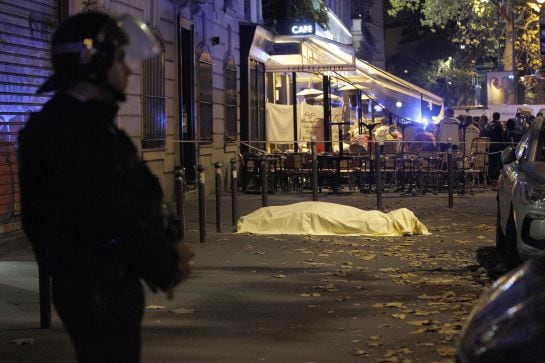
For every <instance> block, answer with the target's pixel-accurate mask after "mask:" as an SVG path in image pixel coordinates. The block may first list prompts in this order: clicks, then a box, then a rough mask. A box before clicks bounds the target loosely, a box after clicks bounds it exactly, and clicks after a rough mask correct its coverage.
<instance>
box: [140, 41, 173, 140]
mask: <svg viewBox="0 0 545 363" xmlns="http://www.w3.org/2000/svg"><path fill="white" fill-rule="evenodd" d="M142 117H143V121H142V124H143V137H142V147H143V148H144V149H156V148H164V147H165V139H166V118H167V117H166V107H165V49H164V47H163V50H162V51H161V53H160V54H159V55H157V56H155V57H153V58H150V59H147V60H145V61H144V62H143V65H142Z"/></svg>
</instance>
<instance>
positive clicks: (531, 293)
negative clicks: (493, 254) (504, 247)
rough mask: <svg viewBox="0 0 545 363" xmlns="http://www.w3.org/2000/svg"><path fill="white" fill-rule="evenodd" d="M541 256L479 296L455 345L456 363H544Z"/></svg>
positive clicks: (544, 299) (544, 272) (544, 291)
mask: <svg viewBox="0 0 545 363" xmlns="http://www.w3.org/2000/svg"><path fill="white" fill-rule="evenodd" d="M544 304H545V256H540V257H538V258H535V259H533V260H531V261H527V262H525V263H524V264H523V265H522V266H520V267H519V268H517V269H514V270H512V271H511V272H510V273H508V274H507V275H504V276H503V277H501V278H500V279H499V280H497V281H496V282H494V284H493V285H492V286H491V287H490V288H489V289H488V290H487V291H485V293H484V294H483V295H482V296H481V298H480V299H479V300H478V302H477V304H476V306H475V307H474V308H473V311H472V312H471V314H470V315H469V317H468V319H467V322H466V324H465V325H464V328H463V329H462V334H461V337H460V340H459V344H458V353H457V356H456V362H458V363H513V362H516V363H535V362H545V344H543V342H544V341H545V309H543V305H544Z"/></svg>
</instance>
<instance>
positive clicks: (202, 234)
mask: <svg viewBox="0 0 545 363" xmlns="http://www.w3.org/2000/svg"><path fill="white" fill-rule="evenodd" d="M197 171H198V172H199V174H198V181H199V182H198V188H199V241H200V242H204V241H205V240H206V228H205V225H206V204H205V203H206V199H205V193H206V191H205V188H204V187H205V176H204V166H202V165H201V164H199V166H198V167H197Z"/></svg>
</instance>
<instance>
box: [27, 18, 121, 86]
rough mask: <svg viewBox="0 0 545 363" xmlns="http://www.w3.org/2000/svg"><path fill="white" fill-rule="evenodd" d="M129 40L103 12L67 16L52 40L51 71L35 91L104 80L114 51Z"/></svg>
mask: <svg viewBox="0 0 545 363" xmlns="http://www.w3.org/2000/svg"><path fill="white" fill-rule="evenodd" d="M128 41H129V40H128V37H127V35H126V34H125V32H124V31H123V30H122V29H121V28H120V27H119V26H118V25H117V23H116V21H115V20H114V19H113V18H112V17H110V16H109V15H106V14H104V13H99V12H86V13H80V14H77V15H74V16H72V17H70V18H68V19H67V20H66V21H64V22H63V23H61V25H60V26H59V27H58V29H57V30H56V31H55V34H54V35H53V39H52V41H51V63H52V64H53V71H54V73H53V75H52V76H51V77H50V78H49V79H48V80H47V81H46V82H45V83H44V84H43V85H42V86H41V87H40V88H39V89H38V91H37V92H38V93H41V92H47V91H51V90H59V89H63V88H66V87H68V86H70V85H72V84H74V83H75V82H78V81H82V80H88V81H91V82H95V83H103V82H105V81H106V72H107V71H108V69H110V67H111V65H112V61H113V53H114V50H115V49H116V48H118V47H120V46H123V45H126V44H128Z"/></svg>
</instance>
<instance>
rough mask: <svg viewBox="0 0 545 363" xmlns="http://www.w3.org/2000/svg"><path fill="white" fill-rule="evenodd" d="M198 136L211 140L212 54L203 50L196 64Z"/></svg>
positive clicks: (202, 139)
mask: <svg viewBox="0 0 545 363" xmlns="http://www.w3.org/2000/svg"><path fill="white" fill-rule="evenodd" d="M198 82H199V83H198V89H199V91H198V107H199V111H198V112H199V114H198V126H197V127H198V128H197V130H198V136H199V140H201V141H209V142H212V132H213V113H212V56H211V55H210V53H209V52H208V51H206V50H203V52H202V53H201V56H200V57H199V65H198Z"/></svg>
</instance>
